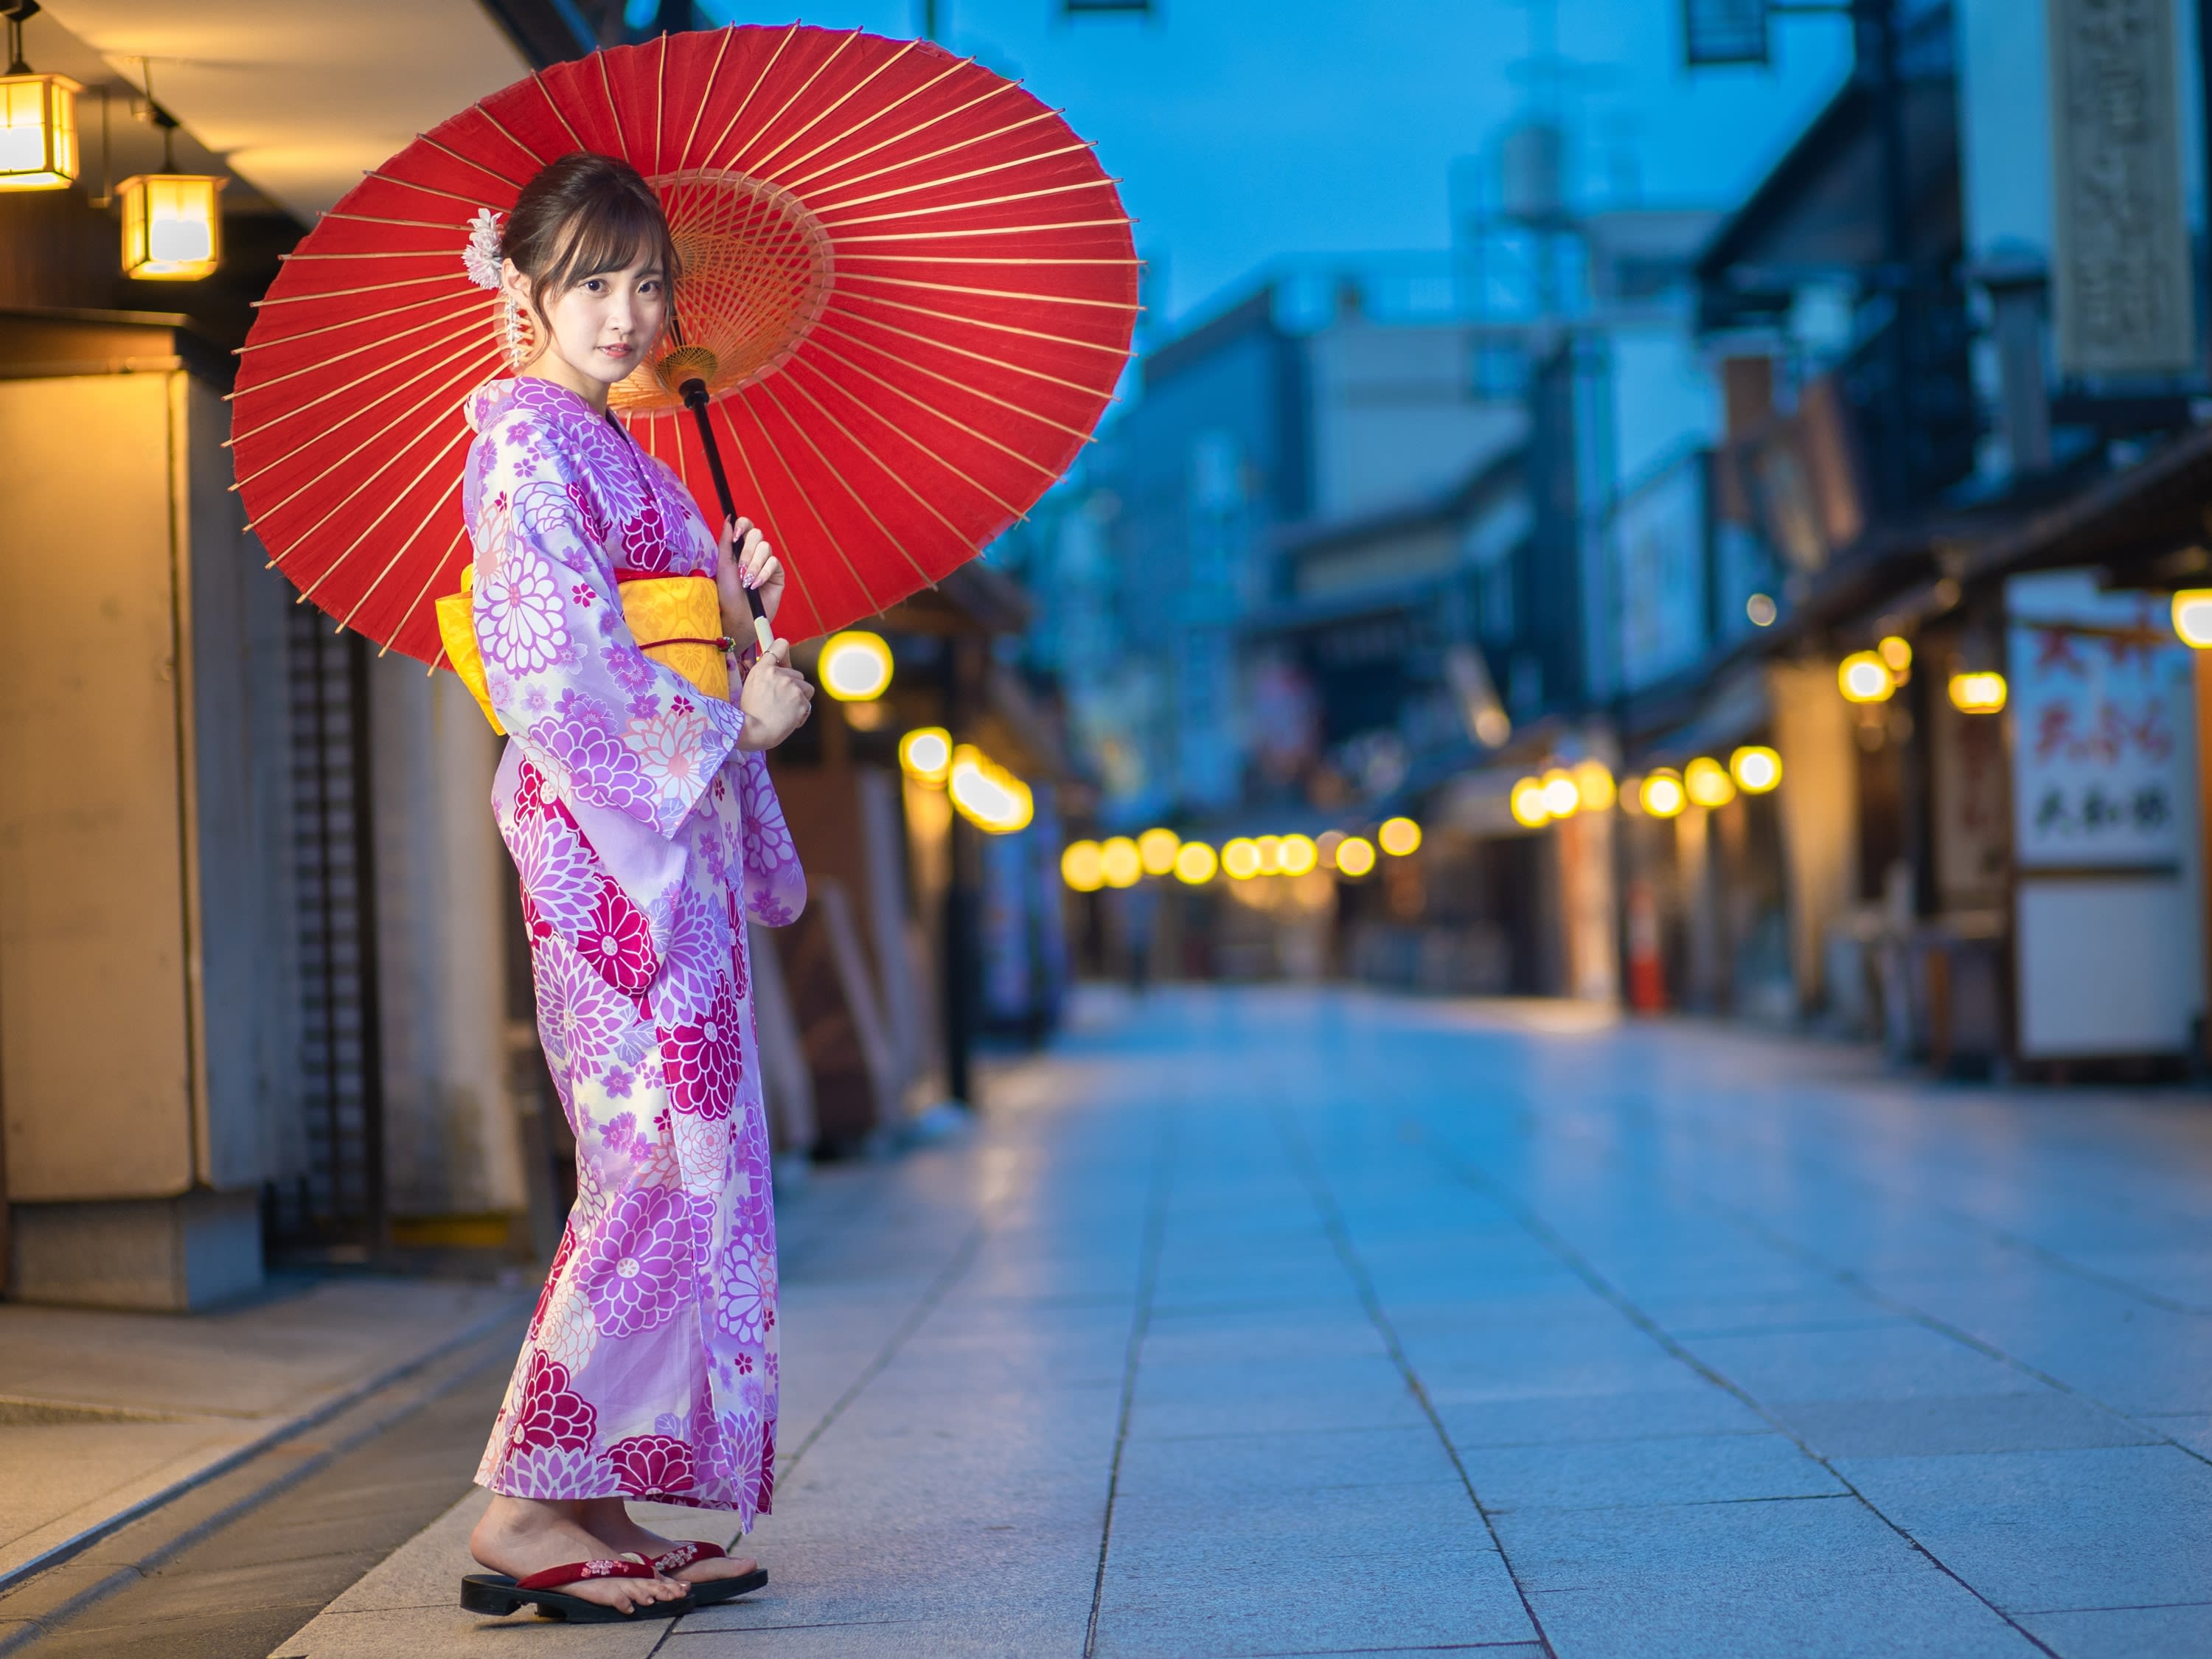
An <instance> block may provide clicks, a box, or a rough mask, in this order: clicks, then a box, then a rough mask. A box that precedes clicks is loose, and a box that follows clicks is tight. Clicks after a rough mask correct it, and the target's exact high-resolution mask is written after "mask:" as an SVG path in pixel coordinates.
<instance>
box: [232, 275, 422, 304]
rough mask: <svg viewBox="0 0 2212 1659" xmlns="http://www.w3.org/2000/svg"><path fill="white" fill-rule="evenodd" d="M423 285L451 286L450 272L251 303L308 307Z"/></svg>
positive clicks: (271, 297) (287, 295)
mask: <svg viewBox="0 0 2212 1659" xmlns="http://www.w3.org/2000/svg"><path fill="white" fill-rule="evenodd" d="M423 283H444V284H446V285H447V287H449V288H450V287H451V286H453V276H452V274H451V273H450V272H445V273H433V274H432V275H430V276H401V277H398V278H395V279H394V280H393V281H392V282H389V283H362V285H361V286H360V287H359V288H325V289H318V290H317V291H316V292H314V293H313V294H270V295H263V296H262V297H261V298H260V299H258V300H256V301H254V302H253V303H254V305H255V306H256V307H267V306H310V305H313V304H315V303H317V302H318V301H323V300H349V299H351V298H352V297H353V296H354V295H356V294H388V293H390V292H391V291H392V289H395V288H420V287H422V284H423Z"/></svg>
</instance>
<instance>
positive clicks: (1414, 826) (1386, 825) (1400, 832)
mask: <svg viewBox="0 0 2212 1659" xmlns="http://www.w3.org/2000/svg"><path fill="white" fill-rule="evenodd" d="M1375 840H1376V843H1377V844H1378V845H1379V846H1380V847H1381V848H1383V851H1384V852H1386V853H1388V854H1389V855H1390V856H1391V857H1392V858H1394V859H1401V858H1404V857H1405V856H1406V855H1407V854H1409V853H1417V852H1419V850H1420V848H1421V826H1420V825H1419V824H1418V823H1414V822H1413V819H1411V818H1385V819H1383V827H1382V828H1381V829H1377V830H1376V832H1375Z"/></svg>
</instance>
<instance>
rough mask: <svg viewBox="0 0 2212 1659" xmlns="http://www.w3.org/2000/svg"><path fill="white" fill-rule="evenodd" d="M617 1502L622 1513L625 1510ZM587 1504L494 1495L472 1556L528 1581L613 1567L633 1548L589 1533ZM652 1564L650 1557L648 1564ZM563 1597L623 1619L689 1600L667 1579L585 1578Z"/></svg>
mask: <svg viewBox="0 0 2212 1659" xmlns="http://www.w3.org/2000/svg"><path fill="white" fill-rule="evenodd" d="M608 1501H614V1506H615V1508H616V1509H617V1510H620V1509H621V1508H622V1504H621V1503H620V1502H619V1501H616V1500H608ZM591 1507H592V1505H591V1504H580V1503H562V1504H549V1503H542V1502H540V1501H539V1500H538V1499H537V1498H501V1497H499V1496H497V1495H496V1494H495V1495H494V1496H493V1498H492V1500H491V1507H490V1508H489V1509H488V1510H485V1511H484V1512H483V1519H482V1520H481V1521H478V1522H477V1525H476V1530H475V1531H474V1532H472V1533H471V1534H469V1553H470V1554H471V1555H473V1556H475V1557H476V1559H477V1560H478V1561H480V1562H482V1563H483V1565H485V1566H487V1567H489V1568H490V1569H491V1570H492V1571H494V1572H503V1573H506V1574H507V1575H508V1576H510V1577H514V1578H527V1577H529V1576H530V1575H531V1574H532V1573H533V1572H543V1571H545V1570H546V1569H547V1568H548V1567H558V1566H565V1565H568V1563H569V1562H571V1561H608V1560H612V1559H614V1558H615V1557H617V1556H618V1555H621V1554H622V1553H623V1552H624V1551H626V1550H632V1549H634V1548H635V1546H634V1545H630V1544H627V1543H623V1542H620V1541H617V1540H615V1539H611V1538H603V1537H601V1536H600V1535H599V1534H598V1533H596V1532H594V1531H592V1530H591V1529H589V1528H586V1526H585V1525H584V1523H583V1522H582V1521H581V1519H580V1517H579V1513H578V1512H579V1511H580V1510H585V1509H588V1508H591ZM647 1559H650V1557H648V1558H647ZM550 1588H552V1589H558V1590H560V1591H561V1592H562V1594H563V1595H573V1596H575V1597H577V1598H578V1599H579V1600H580V1601H597V1602H599V1604H600V1605H602V1606H604V1607H612V1608H614V1609H615V1610H616V1611H617V1612H618V1613H629V1612H632V1611H634V1610H635V1609H636V1608H638V1607H643V1606H645V1605H647V1603H648V1602H653V1601H681V1600H683V1598H684V1596H686V1595H690V1591H689V1590H687V1589H685V1588H684V1586H683V1585H681V1584H679V1583H677V1582H676V1581H675V1580H674V1579H673V1578H671V1577H668V1576H667V1575H666V1574H665V1573H663V1574H659V1575H658V1576H656V1577H652V1578H580V1579H578V1580H576V1582H575V1583H571V1584H556V1585H553V1586H550Z"/></svg>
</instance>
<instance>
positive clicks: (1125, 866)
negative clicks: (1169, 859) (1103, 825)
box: [1098, 836, 1145, 887]
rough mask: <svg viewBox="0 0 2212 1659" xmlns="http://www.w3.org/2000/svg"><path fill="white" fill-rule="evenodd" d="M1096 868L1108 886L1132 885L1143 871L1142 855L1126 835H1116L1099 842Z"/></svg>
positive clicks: (1143, 861) (1135, 844)
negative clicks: (1107, 840) (1109, 839)
mask: <svg viewBox="0 0 2212 1659" xmlns="http://www.w3.org/2000/svg"><path fill="white" fill-rule="evenodd" d="M1098 870H1099V873H1100V874H1102V875H1103V876H1104V877H1105V878H1106V884H1107V885H1108V886H1109V887H1134V886H1135V885H1136V884H1137V882H1138V879H1139V878H1140V877H1141V876H1143V874H1144V873H1145V860H1144V855H1143V854H1140V853H1139V852H1138V851H1137V843H1136V842H1133V841H1131V840H1130V839H1129V838H1128V837H1127V836H1115V837H1114V838H1113V839H1112V840H1111V841H1109V842H1102V843H1100V845H1099V848H1098Z"/></svg>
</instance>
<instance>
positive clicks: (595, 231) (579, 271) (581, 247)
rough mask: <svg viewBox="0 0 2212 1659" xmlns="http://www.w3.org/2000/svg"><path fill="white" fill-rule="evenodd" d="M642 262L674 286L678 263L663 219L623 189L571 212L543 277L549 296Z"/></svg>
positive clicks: (654, 207) (655, 207)
mask: <svg viewBox="0 0 2212 1659" xmlns="http://www.w3.org/2000/svg"><path fill="white" fill-rule="evenodd" d="M641 259H642V260H644V261H646V262H647V264H659V267H660V275H661V277H662V280H663V281H665V282H666V283H668V285H669V286H670V288H671V289H673V288H674V287H675V285H676V278H677V276H678V274H679V272H678V259H677V255H676V244H675V241H674V240H673V239H672V238H671V236H670V235H669V234H668V221H667V220H666V218H665V217H664V216H662V214H661V211H660V209H659V204H657V203H654V202H652V201H650V200H647V199H645V198H642V197H639V196H636V195H634V194H632V193H631V192H630V191H612V192H609V193H607V194H605V195H602V196H599V197H595V198H594V199H592V200H591V201H588V202H586V203H585V204H582V205H580V207H578V208H577V210H575V212H574V213H573V214H571V215H570V216H569V217H568V223H567V224H566V225H564V226H563V227H562V246H561V251H560V252H559V253H558V254H556V256H555V258H554V260H553V266H552V269H551V270H549V271H547V272H546V273H545V289H546V291H547V293H548V295H549V296H550V295H552V294H559V293H562V292H565V291H566V290H567V289H568V287H569V286H570V285H571V284H572V283H580V282H582V281H584V280H585V279H586V278H587V277H592V276H605V275H607V274H608V273H609V272H611V271H617V270H629V268H630V267H631V266H632V265H635V264H637V263H639V261H640V260H641Z"/></svg>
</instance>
